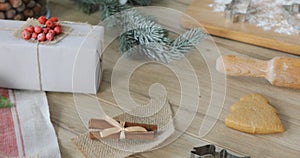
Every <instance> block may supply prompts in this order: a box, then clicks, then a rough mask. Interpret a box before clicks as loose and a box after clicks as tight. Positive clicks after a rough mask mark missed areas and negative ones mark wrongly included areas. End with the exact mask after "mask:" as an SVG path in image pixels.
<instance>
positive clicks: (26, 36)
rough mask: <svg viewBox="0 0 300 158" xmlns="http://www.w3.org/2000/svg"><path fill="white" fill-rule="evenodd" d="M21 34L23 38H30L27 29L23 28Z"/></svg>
mask: <svg viewBox="0 0 300 158" xmlns="http://www.w3.org/2000/svg"><path fill="white" fill-rule="evenodd" d="M22 36H23V39H25V40H29V39H30V38H31V33H30V32H29V31H27V30H24V31H23V32H22Z"/></svg>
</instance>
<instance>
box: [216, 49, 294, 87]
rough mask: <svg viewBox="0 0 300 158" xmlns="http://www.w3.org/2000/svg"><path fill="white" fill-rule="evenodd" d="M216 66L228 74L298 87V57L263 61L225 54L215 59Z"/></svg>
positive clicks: (283, 85) (276, 84)
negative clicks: (260, 78)
mask: <svg viewBox="0 0 300 158" xmlns="http://www.w3.org/2000/svg"><path fill="white" fill-rule="evenodd" d="M223 64H224V65H223ZM216 68H217V70H218V71H219V72H223V73H226V74H227V75H230V76H248V77H263V78H265V79H267V80H268V81H269V82H270V83H271V84H272V85H275V86H280V87H289V88H300V58H287V57H275V58H273V59H272V60H269V61H263V60H258V59H253V58H245V57H238V56H234V55H225V56H222V57H219V58H218V59H217V64H216Z"/></svg>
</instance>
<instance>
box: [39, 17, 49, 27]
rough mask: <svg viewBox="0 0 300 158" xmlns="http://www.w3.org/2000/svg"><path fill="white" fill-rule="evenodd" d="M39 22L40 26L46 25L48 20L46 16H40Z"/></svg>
mask: <svg viewBox="0 0 300 158" xmlns="http://www.w3.org/2000/svg"><path fill="white" fill-rule="evenodd" d="M38 20H39V23H40V24H42V25H44V24H45V23H46V21H47V18H46V17H45V16H40V17H39V18H38Z"/></svg>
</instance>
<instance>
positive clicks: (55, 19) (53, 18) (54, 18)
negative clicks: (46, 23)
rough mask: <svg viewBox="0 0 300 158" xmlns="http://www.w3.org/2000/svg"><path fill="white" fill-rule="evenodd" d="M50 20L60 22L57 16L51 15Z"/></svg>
mask: <svg viewBox="0 0 300 158" xmlns="http://www.w3.org/2000/svg"><path fill="white" fill-rule="evenodd" d="M49 20H51V21H53V23H56V22H58V19H57V17H55V16H53V17H51V18H50V19H49Z"/></svg>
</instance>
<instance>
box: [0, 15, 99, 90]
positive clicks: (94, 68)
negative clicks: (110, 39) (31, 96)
mask: <svg viewBox="0 0 300 158" xmlns="http://www.w3.org/2000/svg"><path fill="white" fill-rule="evenodd" d="M25 24H26V22H23V21H10V20H0V37H1V38H0V41H1V42H0V47H1V49H0V87H5V88H13V89H30V90H42V91H56V92H75V93H93V94H95V93H97V90H98V88H99V86H100V81H101V75H102V72H101V70H102V67H101V55H102V54H101V52H102V47H103V45H102V41H103V36H104V29H103V27H101V26H92V25H89V24H85V23H74V22H60V24H61V25H62V26H65V27H67V28H71V29H68V30H69V31H68V32H67V33H66V34H65V36H64V37H63V38H61V39H60V40H59V41H57V42H49V43H47V42H45V43H38V42H32V41H26V40H24V39H22V38H17V37H16V36H15V35H14V33H15V32H16V31H18V30H21V29H22V26H23V25H25Z"/></svg>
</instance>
